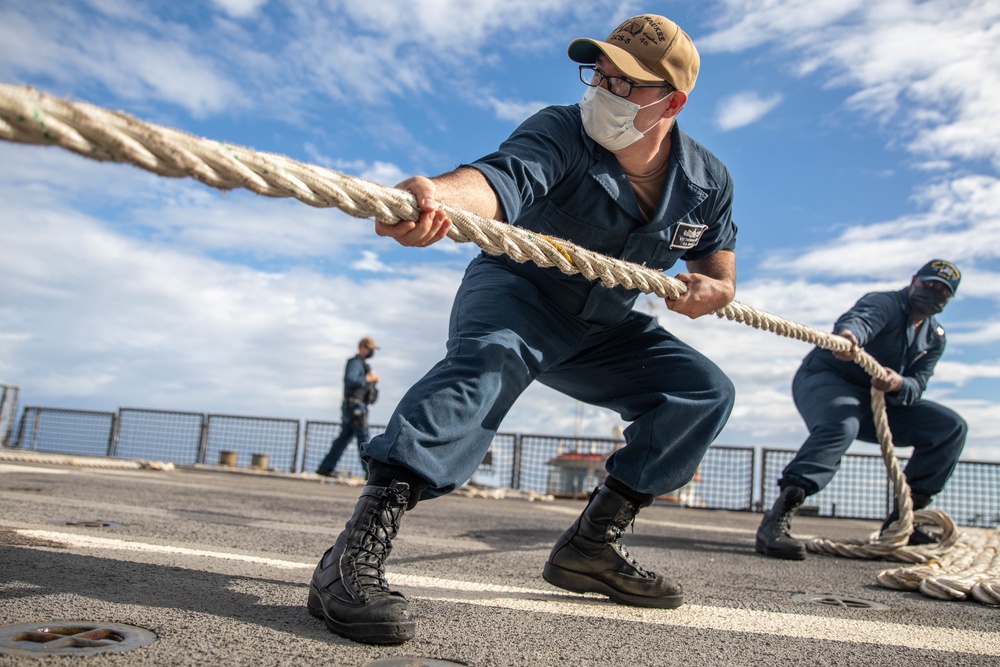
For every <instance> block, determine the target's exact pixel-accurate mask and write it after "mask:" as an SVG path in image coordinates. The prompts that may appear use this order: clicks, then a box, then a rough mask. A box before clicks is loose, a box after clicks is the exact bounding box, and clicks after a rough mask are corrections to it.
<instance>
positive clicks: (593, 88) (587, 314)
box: [309, 15, 736, 643]
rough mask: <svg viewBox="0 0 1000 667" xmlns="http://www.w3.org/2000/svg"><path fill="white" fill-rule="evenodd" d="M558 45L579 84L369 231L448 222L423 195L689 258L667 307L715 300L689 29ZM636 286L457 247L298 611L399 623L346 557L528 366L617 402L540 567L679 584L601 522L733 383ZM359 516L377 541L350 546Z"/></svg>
mask: <svg viewBox="0 0 1000 667" xmlns="http://www.w3.org/2000/svg"><path fill="white" fill-rule="evenodd" d="M569 55H570V57H571V58H572V59H573V60H575V61H577V62H578V63H582V64H583V65H582V66H581V67H580V77H581V80H582V81H583V82H584V83H585V84H587V86H588V88H587V89H585V90H586V91H587V92H586V93H585V95H584V97H583V99H582V100H581V102H580V104H578V105H577V104H574V105H570V106H553V107H548V108H546V109H543V110H542V111H540V112H538V113H537V114H535V115H534V116H532V117H531V118H529V119H528V120H526V121H525V122H524V123H523V124H522V125H521V126H520V127H518V128H517V130H515V131H514V133H513V134H511V136H510V137H509V138H508V139H507V140H506V141H504V142H503V143H502V144H501V145H500V147H499V148H498V150H497V151H496V152H494V153H491V154H490V155H487V156H485V157H483V158H481V159H480V160H477V161H476V162H473V163H471V164H467V165H463V166H461V167H459V168H458V169H456V170H455V171H452V172H449V173H448V174H443V175H441V176H438V177H435V178H433V179H428V178H424V177H420V176H418V177H414V178H411V179H408V180H406V181H404V182H403V183H401V184H399V186H398V187H400V188H401V189H405V190H409V191H410V192H411V193H413V195H414V196H415V198H416V201H417V204H418V206H419V207H420V208H421V216H420V220H419V221H418V222H410V221H399V222H398V224H387V223H385V222H381V221H379V222H377V224H376V232H377V233H378V234H379V235H382V236H389V237H392V238H394V239H395V240H396V241H398V242H399V243H400V244H402V245H405V246H417V247H420V246H426V245H430V244H431V243H435V242H437V241H439V240H440V239H442V238H443V237H444V236H445V234H446V232H447V231H448V228H449V226H450V220H448V218H447V215H446V214H445V212H444V211H442V210H440V209H439V207H438V204H437V201H438V200H440V201H444V202H447V203H448V204H449V205H452V206H454V207H456V208H459V209H464V210H467V211H472V212H474V213H478V214H479V215H482V216H484V217H487V218H493V219H497V220H501V221H506V222H509V223H511V224H514V225H517V226H518V227H521V228H524V229H527V230H531V231H533V232H537V233H538V234H539V235H540V236H541V238H543V239H544V238H545V237H549V238H556V239H560V238H561V239H567V240H569V241H572V242H574V243H576V244H578V245H580V246H583V247H585V248H588V249H590V250H593V251H595V252H598V253H601V254H602V255H606V256H610V257H614V258H620V259H622V260H626V261H629V262H633V263H638V264H645V265H646V266H647V267H649V268H651V269H656V270H661V271H667V270H669V269H671V268H673V267H674V265H675V264H676V262H677V261H678V260H682V261H684V262H685V263H686V265H687V267H686V268H687V271H688V272H682V273H680V274H678V275H677V278H678V279H680V280H681V281H683V282H684V283H685V284H686V286H687V291H686V292H685V293H684V294H682V295H681V297H680V298H678V299H676V300H667V307H668V308H669V309H670V310H672V311H674V312H677V313H679V314H682V315H686V316H688V317H692V318H694V317H700V316H702V315H706V314H708V313H711V312H714V311H715V310H718V309H719V308H721V307H723V306H724V305H726V304H728V303H729V301H730V300H732V298H733V295H734V294H735V288H736V286H735V284H736V271H735V253H734V248H735V245H736V225H735V224H734V222H733V219H732V204H733V183H732V180H731V178H730V176H729V172H728V171H727V169H726V167H725V166H724V165H723V164H722V163H721V162H720V161H719V160H718V159H716V158H715V156H713V155H712V154H711V153H710V152H709V151H708V150H707V149H705V148H704V147H703V146H701V145H700V144H699V143H697V142H696V141H695V140H693V139H692V138H690V137H689V136H687V135H686V134H684V133H683V132H681V131H680V129H679V128H678V127H677V125H676V123H675V118H676V115H677V113H679V112H680V110H681V108H682V107H683V106H684V104H685V103H686V101H687V94H688V93H689V92H690V90H691V89H692V88H693V86H694V80H695V77H696V76H697V72H698V64H699V59H698V55H697V51H696V50H695V48H694V45H693V43H692V42H691V40H690V38H689V37H688V36H687V35H686V34H684V32H683V31H682V30H680V28H678V26H677V25H676V24H674V23H673V22H672V21H670V20H669V19H666V18H664V17H659V16H653V15H643V16H638V17H634V18H632V19H629V20H627V21H625V22H624V23H622V24H621V25H620V26H619V27H618V28H617V29H616V30H615V31H614V32H613V33H612V34H611V35H609V37H608V38H607V40H605V41H597V40H591V39H579V40H575V41H574V42H573V43H572V44H571V45H570V48H569ZM638 296H639V292H638V291H637V290H626V289H624V288H622V287H620V286H619V287H606V286H604V285H602V284H600V283H599V282H591V281H590V280H588V279H586V278H584V277H582V276H581V275H579V274H577V275H566V274H564V273H562V272H561V271H559V269H558V268H555V267H549V268H540V267H539V266H537V265H535V264H533V263H531V262H525V263H518V262H516V261H514V260H513V259H511V258H510V257H508V256H506V255H496V256H494V255H489V254H487V253H485V252H484V253H483V254H481V255H479V256H478V257H477V258H475V259H474V260H473V261H472V262H471V264H470V265H469V267H468V269H467V270H466V272H465V277H464V278H463V280H462V284H461V286H460V287H459V289H458V293H457V294H456V296H455V301H454V304H453V306H452V311H451V319H450V324H449V332H448V342H447V349H446V354H445V357H444V359H442V360H441V361H440V362H438V363H437V364H436V365H435V366H434V367H433V368H431V369H430V371H429V372H428V373H427V374H426V375H425V376H424V377H423V379H421V380H420V381H419V382H417V383H416V384H415V385H414V386H413V387H412V388H411V389H410V390H409V391H408V392H407V393H406V395H405V396H404V397H403V399H402V400H401V401H400V403H399V405H398V406H397V408H396V410H395V412H394V413H393V415H392V417H391V418H390V420H389V423H388V425H387V427H386V431H385V433H384V434H382V435H379V436H377V437H375V438H373V439H372V441H371V442H370V443H369V445H368V447H366V449H365V455H366V456H367V457H368V459H367V460H368V465H369V479H368V486H367V487H366V489H365V491H364V493H362V496H361V498H360V499H359V501H358V505H357V507H356V508H355V513H354V516H353V517H352V519H351V520H350V521H349V522H348V525H347V526H346V528H345V530H344V532H343V533H341V535H340V537H339V538H338V540H337V543H336V544H334V546H333V547H331V548H330V549H329V550H328V551H327V553H326V554H324V556H323V558H322V559H321V560H320V563H319V565H318V566H317V568H316V571H315V573H314V575H313V581H312V584H311V586H310V600H309V609H310V611H311V612H312V613H313V614H314V615H316V616H320V617H322V618H324V619H325V621H326V623H327V626H328V627H329V628H330V629H331V630H333V631H334V632H337V633H340V634H343V635H344V636H347V637H350V638H352V639H356V640H357V641H368V642H373V643H380V642H386V643H388V642H390V641H393V640H398V641H404V640H405V639H407V638H409V637H410V636H412V633H413V622H412V620H411V617H410V616H409V611H408V607H407V606H406V603H405V601H404V600H402V599H401V596H400V595H399V594H398V593H397V592H393V591H389V589H388V588H381V589H376V586H374V585H372V586H366V585H365V583H364V582H366V581H368V579H367V578H360V577H361V576H362V574H363V575H364V577H368V573H372V574H371V576H372V577H375V576H376V575H375V574H374V573H375V572H377V571H380V570H378V568H376V567H375V566H374V564H375V563H377V564H378V565H379V567H380V566H381V564H382V562H383V561H384V556H385V555H387V553H388V550H387V549H388V547H387V545H388V542H389V539H390V538H391V537H393V536H394V535H395V534H396V530H397V529H398V521H399V519H400V517H401V516H402V513H403V512H404V511H406V510H410V509H412V508H413V507H414V506H415V505H416V503H417V501H418V500H426V499H429V498H433V497H436V496H440V495H443V494H446V493H449V492H451V491H454V490H455V489H457V488H458V487H460V486H461V485H462V484H464V483H465V482H466V481H468V480H469V478H470V477H471V476H472V475H473V473H474V472H475V470H476V468H477V467H478V466H479V464H480V463H481V462H482V460H483V458H484V455H485V454H486V452H487V451H488V449H489V446H490V443H491V442H492V440H493V437H494V435H495V434H496V431H497V429H498V428H499V427H500V425H501V423H502V422H503V419H504V416H505V415H506V414H507V412H508V410H509V409H510V408H511V406H512V405H513V404H514V401H515V400H517V398H518V397H519V396H520V395H521V393H522V392H523V391H524V390H525V389H526V388H527V387H528V385H530V384H531V383H532V382H534V381H536V380H537V381H538V382H541V383H543V384H545V385H547V386H549V387H552V388H553V389H556V390H557V391H560V392H562V393H564V394H566V395H567V396H570V397H572V398H574V399H576V400H579V401H583V402H585V403H589V404H591V405H597V406H600V407H603V408H607V409H609V410H613V411H615V412H616V413H618V414H619V415H620V416H621V418H622V419H623V420H625V421H627V422H630V425H629V426H628V428H626V430H625V445H624V446H623V447H622V448H621V449H619V450H617V451H616V452H614V453H613V454H612V455H611V456H610V458H609V459H608V461H607V466H606V467H607V472H608V476H607V478H606V480H605V481H604V483H603V484H601V485H600V486H599V487H598V488H597V489H595V490H594V492H593V493H592V494H591V498H590V502H589V503H588V505H587V507H586V509H585V510H584V511H583V513H582V514H581V515H580V517H579V518H578V519H577V521H576V523H574V524H573V525H572V526H571V527H570V529H569V530H567V531H566V533H564V534H563V536H562V537H561V538H560V539H559V540H558V541H557V542H556V544H555V547H554V548H553V550H552V552H551V554H550V556H549V559H548V561H547V562H546V564H545V569H544V570H543V577H544V578H545V580H546V581H548V582H549V583H551V584H553V585H555V586H558V587H560V588H564V589H567V590H571V591H575V592H597V593H602V594H605V595H607V596H608V597H610V598H611V599H612V600H613V601H615V602H619V603H622V604H630V605H637V606H646V607H661V608H669V607H676V606H679V605H680V604H681V603H682V601H683V595H682V591H681V587H680V586H679V585H678V584H676V583H675V582H673V581H671V580H669V579H667V578H665V577H663V576H661V575H658V574H656V573H654V572H651V571H649V570H647V569H645V568H643V567H642V566H641V565H639V564H638V563H637V562H636V560H635V558H634V557H633V556H631V555H630V554H629V553H628V551H627V550H626V549H625V547H624V546H623V545H622V544H621V543H620V541H619V538H620V537H621V535H622V533H623V532H624V531H625V530H626V528H627V527H628V526H630V525H631V523H632V521H633V520H634V517H635V515H636V513H637V512H638V511H639V509H640V508H642V507H644V506H647V505H649V504H650V503H651V502H652V501H653V499H654V498H655V497H656V496H658V495H661V494H664V493H666V492H668V491H672V490H674V489H677V488H679V487H681V486H683V485H684V484H685V483H687V482H688V481H689V480H690V479H691V478H692V477H693V476H694V473H695V471H696V469H697V467H698V464H699V462H700V461H701V459H702V457H703V456H704V454H705V451H706V449H707V448H708V446H709V445H710V444H711V443H712V441H713V440H714V439H715V438H716V436H718V434H719V432H720V431H721V430H722V427H723V426H724V425H725V423H726V420H727V419H728V417H729V414H730V411H731V409H732V406H733V402H734V393H735V392H734V388H733V384H732V382H731V381H730V380H729V378H728V377H727V376H726V375H725V374H724V373H723V372H722V371H721V370H720V369H719V368H718V367H717V366H716V365H715V364H713V363H712V362H711V361H710V360H709V359H707V358H706V357H705V356H703V355H702V354H700V353H699V352H698V351H697V350H695V349H694V348H692V347H691V346H689V345H687V344H685V343H684V342H682V341H681V340H679V339H678V338H677V337H675V336H674V335H673V334H671V333H670V332H669V331H667V330H665V329H664V328H663V327H662V326H660V324H659V323H658V322H657V321H656V320H655V319H654V318H652V317H650V316H649V315H646V314H644V313H640V312H636V311H634V310H633V306H634V304H635V302H636V299H637V298H638ZM373 535H376V536H380V537H384V541H379V543H378V544H376V545H374V546H371V547H369V546H368V545H369V544H371V538H372V536H373ZM345 559H348V560H347V561H345ZM345 562H346V565H345ZM362 564H363V565H364V566H363V567H362ZM359 581H360V582H362V583H361V584H358V585H356V584H355V582H359ZM372 581H374V579H372ZM383 583H384V580H383Z"/></svg>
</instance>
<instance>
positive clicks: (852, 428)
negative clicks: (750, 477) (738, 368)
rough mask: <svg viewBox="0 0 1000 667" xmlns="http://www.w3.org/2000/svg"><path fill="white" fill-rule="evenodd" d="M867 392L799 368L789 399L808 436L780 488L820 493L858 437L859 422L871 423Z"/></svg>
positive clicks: (834, 377)
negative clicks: (796, 487) (792, 487)
mask: <svg viewBox="0 0 1000 667" xmlns="http://www.w3.org/2000/svg"><path fill="white" fill-rule="evenodd" d="M869 396H870V390H869V389H867V388H865V387H859V386H857V385H854V384H852V383H850V382H847V381H846V380H843V379H842V378H840V376H838V375H836V374H834V373H829V372H808V371H804V370H803V369H802V368H800V369H799V371H798V372H797V373H796V374H795V378H794V379H793V381H792V398H793V399H794V401H795V407H796V408H797V409H798V411H799V414H800V415H802V419H803V421H805V423H806V427H807V428H808V429H809V437H807V438H806V440H805V442H803V443H802V445H801V446H800V447H799V450H798V452H797V453H796V454H795V457H794V458H793V459H792V460H791V461H790V462H789V463H788V465H787V466H785V469H784V470H783V471H782V473H781V479H780V481H779V485H780V486H788V485H794V486H798V487H800V488H802V489H804V490H805V492H806V495H810V496H811V495H814V494H816V493H819V492H820V491H822V490H823V489H824V488H825V487H826V485H827V484H829V483H830V480H832V479H833V476H834V475H836V474H837V471H838V470H839V469H840V461H841V458H843V456H844V452H846V451H847V449H848V448H849V447H850V446H851V443H853V442H854V440H855V439H857V437H858V433H859V431H860V429H861V422H862V420H863V419H868V420H869V421H871V410H870V408H869V407H868V405H869V404H868V402H867V401H868V400H869Z"/></svg>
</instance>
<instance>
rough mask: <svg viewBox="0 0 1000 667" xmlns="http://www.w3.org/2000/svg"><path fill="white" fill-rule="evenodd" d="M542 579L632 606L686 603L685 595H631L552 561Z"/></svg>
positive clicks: (544, 570) (544, 571)
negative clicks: (654, 596)
mask: <svg viewBox="0 0 1000 667" xmlns="http://www.w3.org/2000/svg"><path fill="white" fill-rule="evenodd" d="M542 579H544V580H545V581H547V582H549V583H550V584H552V585H553V586H555V587H557V588H562V589H564V590H567V591H572V592H574V593H600V594H601V595H607V596H608V597H609V598H611V600H612V602H617V603H618V604H624V605H629V606H630V607H653V608H656V609H676V608H677V607H680V606H681V605H682V604H684V596H683V595H665V596H663V597H658V598H652V597H646V596H643V595H631V594H629V593H623V592H622V591H620V590H618V589H616V588H612V587H611V586H609V585H608V584H606V583H604V582H603V581H600V580H597V579H594V578H593V577H589V576H587V575H585V574H580V573H579V572H573V571H572V570H567V569H565V568H561V567H559V566H558V565H553V564H552V563H546V564H545V568H544V569H543V570H542Z"/></svg>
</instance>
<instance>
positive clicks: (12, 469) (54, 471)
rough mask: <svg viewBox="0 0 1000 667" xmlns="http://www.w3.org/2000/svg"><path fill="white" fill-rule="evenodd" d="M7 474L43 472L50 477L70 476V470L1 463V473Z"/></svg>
mask: <svg viewBox="0 0 1000 667" xmlns="http://www.w3.org/2000/svg"><path fill="white" fill-rule="evenodd" d="M5 472H42V473H47V474H49V475H68V474H69V471H68V470H59V469H57V468H35V467H33V466H12V465H7V464H6V463H0V473H5Z"/></svg>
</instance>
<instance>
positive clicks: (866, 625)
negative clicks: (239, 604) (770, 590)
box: [15, 529, 1000, 656]
mask: <svg viewBox="0 0 1000 667" xmlns="http://www.w3.org/2000/svg"><path fill="white" fill-rule="evenodd" d="M15 532H16V533H18V534H20V535H23V536H25V537H33V538H37V539H41V540H51V541H58V542H62V543H64V544H66V546H68V547H77V548H83V549H87V548H90V549H111V550H122V551H139V552H148V553H168V554H178V555H187V556H200V557H205V558H218V559H222V560H234V561H241V562H246V563H256V564H260V565H267V566H270V567H277V568H282V569H288V570H291V569H309V570H311V569H312V568H313V567H315V563H300V562H295V561H288V560H279V559H275V558H264V557H260V556H248V555H244V554H231V553H227V552H222V551H206V550H203V549H188V548H184V547H173V546H167V545H162V544H147V543H143V542H126V541H125V540H118V539H111V538H105V537H91V536H88V535H78V534H75V533H60V532H57V531H50V530H27V529H15ZM389 579H390V581H391V583H392V584H393V585H394V586H400V587H404V588H409V589H415V590H409V591H404V592H406V593H407V595H408V596H409V597H411V598H419V599H426V600H435V601H438V602H450V603H455V604H474V605H480V606H483V607H491V608H497V609H511V610H516V611H526V612H530V613H539V614H561V615H566V616H576V617H585V618H603V619H608V620H616V621H625V622H633V623H647V624H651V625H662V626H675V627H686V628H696V629H701V630H718V631H723V632H747V633H753V634H762V635H775V636H779V637H794V638H800V639H821V640H828V641H840V642H850V643H863V644H878V645H889V646H904V647H909V648H918V649H928V650H935V651H952V652H956V653H971V654H975V655H994V656H1000V633H989V632H977V631H973V630H962V629H956V628H939V627H934V626H926V625H901V624H898V623H884V622H881V621H876V620H858V619H846V618H837V617H833V616H810V615H808V614H805V613H801V614H789V613H782V612H771V611H760V610H752V609H737V608H730V607H707V606H703V605H696V604H686V605H684V606H683V607H680V608H679V609H673V610H663V609H644V608H639V607H627V606H623V605H617V604H613V603H610V602H607V601H606V599H605V598H603V597H595V596H580V597H579V598H576V599H574V600H573V601H568V600H567V599H566V598H567V596H568V594H566V593H563V592H561V591H558V590H556V589H549V590H539V589H532V588H521V587H516V586H503V585H497V584H488V583H484V582H476V581H455V580H452V579H441V578H438V577H424V576H418V575H410V574H400V573H390V576H389ZM437 591H446V592H437ZM463 592H469V593H473V594H474V595H470V596H462V595H461V593H463ZM490 594H500V595H503V596H504V597H492V596H491V595H490ZM516 596H522V597H516ZM554 598H557V599H554ZM943 604H944V603H943Z"/></svg>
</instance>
